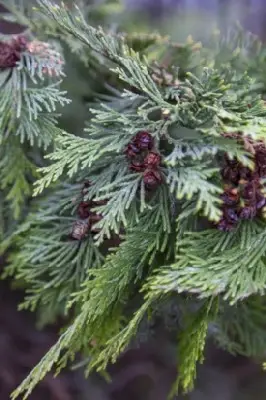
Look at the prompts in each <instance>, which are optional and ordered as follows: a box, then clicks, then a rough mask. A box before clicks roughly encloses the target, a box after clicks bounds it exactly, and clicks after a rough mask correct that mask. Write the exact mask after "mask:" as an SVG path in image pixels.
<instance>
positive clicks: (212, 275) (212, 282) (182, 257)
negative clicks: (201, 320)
mask: <svg viewBox="0 0 266 400" xmlns="http://www.w3.org/2000/svg"><path fill="white" fill-rule="evenodd" d="M247 224H248V223H247ZM238 229H239V234H238V235H236V234H232V232H231V233H229V234H227V235H226V234H224V233H223V232H215V231H213V230H211V231H209V232H208V231H206V234H205V236H204V232H201V233H195V234H193V233H188V234H187V235H185V236H184V238H183V239H182V240H181V241H179V243H178V253H177V255H176V262H175V263H174V264H172V265H170V266H165V267H163V268H161V270H160V271H158V273H157V274H156V275H155V276H154V277H152V278H151V279H150V281H149V282H148V284H147V290H151V291H154V293H155V294H156V293H158V294H163V293H165V294H166V293H169V292H171V291H174V292H177V293H194V294H196V295H197V296H198V297H199V298H206V297H209V296H217V295H218V294H220V295H221V296H222V297H223V298H224V299H226V300H228V301H229V302H230V304H235V303H236V302H237V301H240V300H242V299H244V298H245V297H248V296H251V295H253V294H258V293H259V294H261V295H263V294H264V293H265V289H266V275H265V262H264V259H265V243H266V239H265V232H264V228H263V226H261V227H259V226H258V228H257V229H258V231H257V232H258V233H255V232H256V228H255V230H253V229H248V228H247V226H246V224H243V225H242V226H239V228H238ZM207 235H208V236H209V241H208V238H207ZM247 235H249V236H248V239H247ZM230 238H231V239H232V240H231V241H230ZM198 240H199V241H198ZM243 241H244V242H243ZM203 242H204V243H205V248H203V247H202V243H203ZM243 244H244V246H245V247H243ZM224 246H226V247H227V248H226V249H225V250H223V251H221V249H222V248H223V247H224Z"/></svg>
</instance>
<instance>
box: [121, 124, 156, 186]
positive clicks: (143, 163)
mask: <svg viewBox="0 0 266 400" xmlns="http://www.w3.org/2000/svg"><path fill="white" fill-rule="evenodd" d="M125 154H126V156H127V158H128V161H129V168H130V170H131V171H134V172H140V173H142V175H143V182H144V185H145V188H146V189H147V190H153V189H156V187H157V186H158V185H159V184H160V183H161V182H162V174H161V171H160V163H161V156H160V154H159V153H158V152H157V151H156V150H155V148H154V139H153V137H152V136H151V134H150V133H149V132H147V131H140V132H138V133H137V134H136V135H135V136H134V137H133V139H132V140H131V142H130V143H129V144H128V145H127V147H126V150H125Z"/></svg>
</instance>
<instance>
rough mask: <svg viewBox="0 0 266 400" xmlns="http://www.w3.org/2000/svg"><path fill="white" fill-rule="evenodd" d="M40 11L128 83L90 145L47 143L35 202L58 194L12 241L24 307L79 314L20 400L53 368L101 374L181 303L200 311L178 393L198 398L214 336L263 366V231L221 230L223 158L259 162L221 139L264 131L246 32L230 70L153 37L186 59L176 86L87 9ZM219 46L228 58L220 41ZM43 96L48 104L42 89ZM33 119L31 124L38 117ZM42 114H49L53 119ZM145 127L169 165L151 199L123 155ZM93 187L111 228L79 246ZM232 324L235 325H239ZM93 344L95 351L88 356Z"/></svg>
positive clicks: (99, 113) (180, 354) (194, 315)
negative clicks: (81, 367) (145, 328)
mask: <svg viewBox="0 0 266 400" xmlns="http://www.w3.org/2000/svg"><path fill="white" fill-rule="evenodd" d="M39 6H40V10H41V11H42V12H44V13H45V15H47V16H48V17H49V18H50V19H51V20H53V21H54V22H56V24H58V26H59V28H60V29H61V30H62V31H65V32H67V34H68V35H70V36H71V35H72V36H73V37H74V38H76V39H78V40H80V42H81V43H82V46H85V47H86V46H87V47H88V49H89V50H90V51H92V52H93V54H94V56H95V57H96V58H97V56H98V55H99V57H100V58H101V60H102V58H104V59H105V60H106V67H107V69H108V68H111V69H112V74H114V76H116V78H117V77H118V78H119V84H118V87H116V88H115V89H113V90H111V89H110V95H108V96H101V99H102V101H101V103H99V102H98V103H96V104H95V105H94V106H93V107H92V109H91V114H92V118H91V119H90V120H89V121H88V125H87V127H86V129H85V131H84V134H83V135H82V137H77V136H74V135H72V134H70V133H66V132H61V131H59V130H58V131H54V130H53V132H54V133H55V134H54V136H53V137H52V139H50V136H49V135H48V134H47V138H46V139H43V140H53V142H54V143H55V148H54V151H53V152H51V153H50V154H49V155H48V156H47V159H48V160H49V161H50V163H49V165H47V166H45V167H44V168H41V169H39V170H38V173H39V174H40V175H41V177H40V179H39V180H38V181H37V182H36V184H35V195H40V194H41V193H43V191H46V190H48V191H47V193H45V195H44V196H43V198H42V199H41V200H38V199H37V200H36V211H33V212H32V213H31V214H30V215H29V217H28V218H27V220H26V221H25V223H24V224H23V225H22V226H20V228H19V229H18V230H17V232H15V233H14V235H13V236H12V237H11V238H10V239H9V240H8V241H7V242H6V243H4V246H3V247H5V246H7V244H8V243H10V242H12V243H13V244H14V246H16V248H17V252H14V253H13V254H11V256H10V264H9V267H8V268H7V270H6V274H7V275H8V274H10V275H12V276H15V278H16V279H19V280H21V281H23V282H24V283H25V285H26V287H27V295H26V298H25V302H24V303H23V304H22V307H24V308H30V309H34V310H35V309H41V310H43V313H44V314H45V311H44V309H46V310H47V314H48V315H49V317H50V316H51V315H53V317H56V316H57V315H58V314H59V313H62V312H63V313H66V314H68V313H70V310H71V316H73V315H74V317H73V319H72V322H71V323H70V324H69V325H68V326H67V327H66V329H65V331H64V333H63V334H62V336H61V337H60V339H59V341H58V342H57V343H56V344H55V345H54V346H53V347H52V348H51V350H50V351H49V352H48V353H47V354H46V355H45V357H44V358H43V359H42V360H41V361H40V363H39V365H37V366H36V367H35V368H34V369H33V371H32V372H31V373H30V375H29V376H28V377H27V378H26V379H25V381H24V382H23V383H22V384H21V386H20V387H19V388H18V389H17V390H16V391H15V392H14V394H13V399H15V398H17V397H18V396H20V395H21V394H23V395H24V397H23V398H27V397H28V396H29V394H30V393H31V391H32V389H33V388H34V386H35V385H36V384H37V383H38V382H39V381H40V380H41V379H42V378H43V377H44V376H45V374H46V373H47V372H48V371H50V370H51V369H52V368H53V367H54V366H55V367H56V368H57V370H58V371H59V370H60V369H61V368H62V367H65V366H66V365H67V363H68V362H71V361H73V359H74V357H75V354H76V352H78V351H82V352H84V353H85V354H89V362H88V366H87V372H90V371H91V370H92V369H96V370H98V371H102V370H104V369H105V368H106V366H107V365H108V363H109V362H115V361H116V359H117V357H118V356H119V354H120V353H121V352H122V351H124V350H125V349H126V348H127V346H128V345H129V344H130V342H131V340H132V338H133V337H134V336H135V335H137V334H138V330H139V328H140V326H141V323H142V322H143V321H147V319H148V316H149V315H154V314H156V312H157V311H158V309H159V308H160V304H165V303H167V302H168V301H171V302H172V301H173V298H174V299H175V301H176V302H177V303H179V302H180V303H182V302H184V299H185V302H186V303H188V304H192V303H193V304H194V302H195V307H194V308H193V310H192V309H191V310H190V309H189V307H188V308H187V315H186V316H185V318H184V315H183V314H184V313H182V318H181V321H179V322H180V325H179V326H178V328H179V334H180V338H179V340H178V343H177V361H178V363H179V368H178V369H179V371H180V372H179V376H178V380H177V383H176V385H175V387H174V389H173V393H172V395H174V393H175V392H176V391H177V390H178V388H179V387H181V388H183V389H184V390H190V389H191V388H192V387H193V380H194V378H195V374H196V365H197V362H201V361H202V360H203V353H204V345H205V341H206V338H207V336H208V335H212V336H214V338H215V339H216V340H217V341H218V342H219V343H220V344H221V345H222V346H223V347H225V348H227V349H229V350H230V351H233V352H235V351H236V352H240V353H241V354H248V355H251V354H252V355H254V356H256V355H258V354H260V353H261V349H262V348H264V346H265V339H264V331H263V315H264V310H265V300H264V294H265V288H266V273H265V248H266V246H265V245H266V235H265V222H264V221H263V220H260V219H258V220H253V221H248V222H244V223H241V224H239V225H238V227H237V229H236V230H235V231H234V232H230V233H224V232H220V231H218V230H217V229H216V228H215V227H214V224H215V223H216V222H217V221H218V220H219V218H220V216H221V200H220V194H221V193H222V191H223V186H222V182H221V177H220V171H219V169H220V158H221V156H223V155H224V153H227V155H228V156H229V157H230V158H234V157H236V158H237V159H238V160H239V161H240V162H241V163H242V164H243V165H245V166H248V167H250V168H252V167H253V160H252V157H251V156H250V154H249V153H247V151H246V150H245V149H244V148H242V147H241V146H240V145H239V143H236V142H235V141H234V140H232V139H227V138H225V137H223V136H222V135H221V134H222V133H224V132H230V133H234V132H239V131H241V132H242V134H243V135H249V136H251V137H252V138H253V139H254V140H259V139H264V138H265V134H266V128H265V127H266V124H265V123H266V109H265V105H264V102H263V100H262V98H261V96H260V95H259V94H258V93H259V91H260V90H261V89H260V88H259V90H258V86H257V85H256V82H257V81H256V79H255V77H254V75H253V72H254V68H253V70H252V68H250V69H249V68H248V65H247V68H245V69H244V70H243V68H238V67H237V61H239V60H244V59H245V54H244V51H243V48H242V47H239V43H240V42H241V40H240V35H241V34H240V33H238V36H233V38H234V40H233V43H234V46H235V47H234V50H236V51H235V52H233V54H232V51H231V49H230V47H229V50H230V51H229V52H227V53H226V51H224V53H223V54H224V58H223V59H218V57H217V55H215V51H213V52H211V50H210V48H205V49H202V50H201V49H200V48H199V47H197V46H195V45H193V44H187V45H185V46H184V47H178V46H176V47H174V46H173V44H171V43H170V42H168V41H167V40H166V39H165V40H161V41H160V40H159V39H158V38H157V39H158V42H157V45H158V46H159V47H160V49H161V46H162V45H163V46H165V47H167V46H168V47H170V48H171V52H172V51H173V48H175V49H176V50H175V51H176V53H175V54H174V56H175V58H174V59H175V62H176V65H174V67H175V68H172V69H171V74H172V78H173V81H174V82H175V84H174V85H170V86H167V85H166V86H164V85H161V83H160V79H155V78H154V73H155V70H156V68H155V67H154V64H153V62H152V61H151V60H150V59H149V58H148V57H147V58H146V57H145V56H144V55H143V54H139V53H137V52H135V51H133V50H132V49H131V48H130V47H129V46H128V44H127V40H128V43H130V40H132V38H131V39H129V38H127V37H126V36H123V35H108V34H106V33H104V31H103V30H102V29H95V28H93V27H91V26H89V25H88V24H87V23H86V21H85V19H84V18H83V15H82V13H81V12H80V11H79V10H77V12H76V13H74V12H71V13H70V12H69V11H68V9H67V7H65V6H64V5H61V6H59V5H55V4H53V3H52V2H50V1H48V0H40V1H39ZM157 39H156V40H155V42H156V41H157ZM145 40H147V38H146V39H145ZM249 40H250V41H252V40H253V38H250V37H249ZM155 42H154V41H153V42H152V45H153V46H154V44H156V43H155ZM241 43H245V41H244V42H243V40H242V42H241ZM252 43H253V44H254V43H255V41H254V40H253V41H252ZM219 45H220V46H224V47H225V49H226V48H227V47H226V43H224V42H221V43H220V44H219ZM231 45H232V43H230V46H231ZM184 48H186V52H185V55H186V61H187V68H185V67H184V65H183V66H182V71H181V69H180V70H179V69H178V67H179V65H178V60H180V63H181V59H182V57H181V55H184ZM155 49H157V50H158V48H157V47H156V46H155ZM252 49H253V47H252ZM153 51H155V50H154V47H153ZM158 51H159V50H158ZM195 52H196V54H197V57H196V58H195V57H194V56H195ZM144 53H145V52H144ZM158 54H161V53H160V51H159V53H158ZM228 54H229V55H230V54H231V57H229V56H228ZM257 54H259V50H258V52H257V53H256V55H257ZM225 56H226V57H225ZM195 60H197V63H196V64H195ZM190 63H191V64H190ZM240 64H241V63H240ZM241 65H243V64H241ZM18 71H20V69H18ZM252 71H253V72H252ZM17 73H20V72H17ZM157 78H158V77H157ZM260 78H261V77H260V76H259V77H258V80H259V81H260V82H261V79H260ZM100 79H101V76H99V80H100ZM46 90H47V89H46ZM53 90H54V86H50V89H49V90H48V91H46V92H45V93H47V96H48V97H49V100H48V99H47V101H48V104H49V105H51V106H52V104H51V103H50V102H51V99H53V93H54V92H53ZM39 92H40V94H39ZM30 93H31V92H30ZM34 93H36V95H37V96H40V97H38V99H40V98H42V89H41V88H40V89H39V90H38V91H36V92H34ZM57 95H58V96H59V97H58V99H59V100H60V99H61V97H60V95H59V93H57ZM34 96H35V95H33V97H32V99H34V101H35V99H36V97H34ZM62 101H63V100H62ZM248 105H249V106H248ZM49 107H50V106H49ZM27 110H28V115H30V116H31V117H32V118H34V110H35V108H34V107H29V108H28V109H27ZM29 110H31V111H29ZM45 111H47V112H49V115H51V114H50V109H49V108H47V107H46V109H45ZM165 115H166V116H167V117H165ZM29 118H30V117H29ZM46 118H48V117H47V116H46ZM20 120H21V118H20ZM28 123H30V119H29V120H28ZM139 130H147V131H149V132H150V133H151V135H152V136H153V139H154V141H155V146H156V148H157V149H159V150H160V152H161V155H162V166H161V176H162V182H161V185H159V187H158V188H157V190H155V191H154V192H153V193H147V192H146V189H145V185H144V183H143V179H142V178H143V177H142V174H141V173H139V172H134V173H133V172H132V171H130V169H129V168H128V160H127V158H126V157H125V155H124V149H125V147H126V146H127V144H128V143H129V142H130V141H131V139H132V138H133V137H134V135H135V134H136V133H137V132H138V131H139ZM26 131H27V132H28V130H26ZM38 137H39V136H38ZM28 139H29V140H31V136H30V137H29V138H28ZM33 139H34V138H33ZM33 139H32V140H33ZM48 144H49V143H46V142H44V145H48ZM88 179H89V180H90V181H91V186H90V187H89V188H88V190H87V192H86V193H85V194H84V197H85V200H92V199H93V201H100V200H105V202H102V203H101V204H102V205H98V206H97V207H95V211H97V212H99V213H100V214H101V215H102V219H101V220H100V221H99V222H98V223H97V225H96V227H97V228H98V230H97V231H96V233H95V234H93V235H92V234H89V235H88V236H87V237H86V238H85V239H84V240H81V241H74V240H71V239H70V236H69V234H70V232H71V229H72V226H73V222H75V220H76V218H77V212H76V211H77V210H76V208H77V206H78V204H79V202H80V201H81V197H82V196H81V191H82V182H84V181H85V180H88ZM60 182H61V183H60ZM62 182H64V183H62ZM76 182H81V184H77V183H76ZM98 204H99V203H98ZM136 297H137V299H138V300H137V302H136V303H135V302H134V301H133V300H135V299H136ZM133 303H134V304H133ZM189 310H190V311H189ZM227 315H232V317H231V321H232V324H231V325H230V326H229V325H228V321H229V320H228V321H227V319H226V318H227ZM47 318H48V317H47ZM92 341H94V342H96V343H97V345H96V346H90V343H91V342H92Z"/></svg>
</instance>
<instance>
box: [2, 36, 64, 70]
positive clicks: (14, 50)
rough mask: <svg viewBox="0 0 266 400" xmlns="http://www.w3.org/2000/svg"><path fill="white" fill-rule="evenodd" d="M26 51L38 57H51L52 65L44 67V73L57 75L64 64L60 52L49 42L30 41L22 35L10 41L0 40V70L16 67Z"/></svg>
mask: <svg viewBox="0 0 266 400" xmlns="http://www.w3.org/2000/svg"><path fill="white" fill-rule="evenodd" d="M24 51H28V52H29V53H32V54H35V55H37V56H38V57H44V56H45V57H47V58H49V60H50V62H51V66H52V67H51V68H49V69H48V68H47V67H43V73H44V74H47V75H49V76H54V75H57V74H58V73H57V70H60V68H61V66H62V64H63V60H62V58H61V56H60V54H59V53H58V52H57V51H56V50H54V49H52V47H51V46H50V45H49V44H48V43H45V42H40V41H38V40H33V41H28V40H27V39H26V38H25V37H24V36H23V35H20V36H17V37H15V38H14V39H12V40H11V41H9V42H0V70H1V69H7V68H14V67H15V66H16V64H17V62H18V61H19V60H20V58H21V54H22V53H23V52H24ZM53 66H54V67H53Z"/></svg>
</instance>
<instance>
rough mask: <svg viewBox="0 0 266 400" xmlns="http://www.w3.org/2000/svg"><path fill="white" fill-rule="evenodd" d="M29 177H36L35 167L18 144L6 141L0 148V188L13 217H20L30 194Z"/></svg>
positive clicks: (14, 141)
mask: <svg viewBox="0 0 266 400" xmlns="http://www.w3.org/2000/svg"><path fill="white" fill-rule="evenodd" d="M31 177H37V172H36V166H35V165H34V164H33V163H32V162H31V161H30V159H29V158H28V157H27V156H26V154H25V153H24V151H23V149H22V148H21V147H20V145H19V143H18V142H17V141H16V140H15V139H13V141H7V142H5V144H3V145H1V146H0V187H1V189H2V190H4V191H5V192H6V200H8V201H9V202H10V207H11V209H12V211H13V215H14V217H15V218H16V219H17V218H18V217H19V216H20V213H21V208H22V206H23V204H24V201H25V198H26V197H27V196H30V194H31V190H32V189H31V182H30V180H29V179H31Z"/></svg>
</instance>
